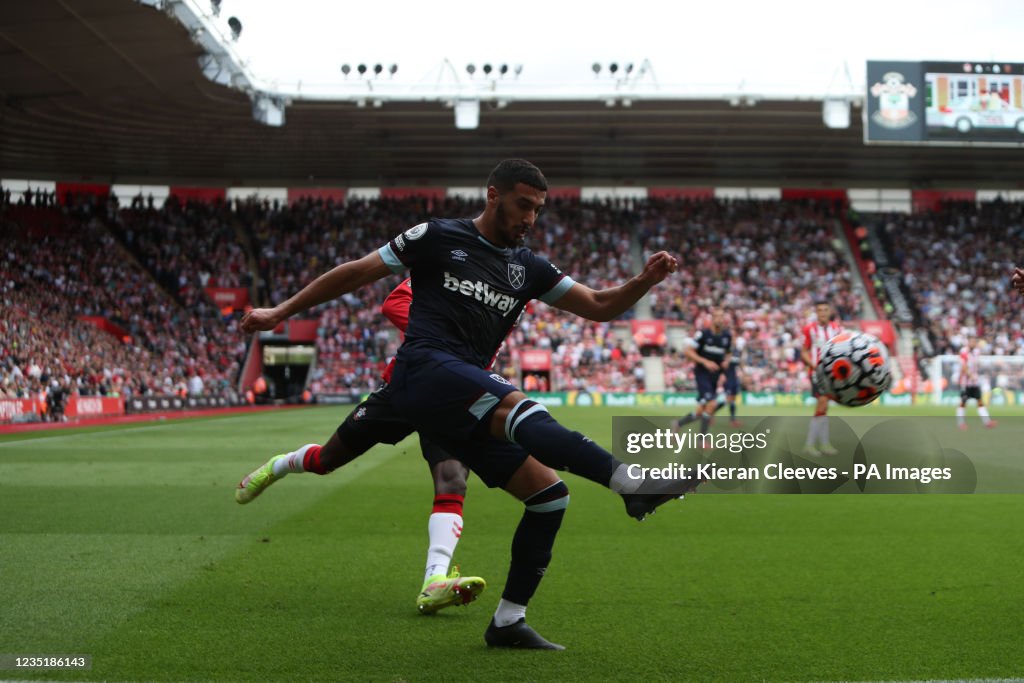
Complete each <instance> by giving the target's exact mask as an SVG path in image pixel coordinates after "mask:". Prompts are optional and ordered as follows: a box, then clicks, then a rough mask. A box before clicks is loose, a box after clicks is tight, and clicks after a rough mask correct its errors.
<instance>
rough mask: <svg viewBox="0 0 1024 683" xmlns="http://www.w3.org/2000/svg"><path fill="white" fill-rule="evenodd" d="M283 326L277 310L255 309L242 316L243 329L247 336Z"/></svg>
mask: <svg viewBox="0 0 1024 683" xmlns="http://www.w3.org/2000/svg"><path fill="white" fill-rule="evenodd" d="M280 324H281V315H280V314H279V313H277V309H276V308H254V309H252V310H251V311H249V312H248V313H246V314H245V315H243V316H242V322H241V327H242V331H243V332H245V333H246V334H250V333H252V332H260V331H265V330H272V329H274V328H275V327H277V326H278V325H280Z"/></svg>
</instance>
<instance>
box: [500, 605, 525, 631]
mask: <svg viewBox="0 0 1024 683" xmlns="http://www.w3.org/2000/svg"><path fill="white" fill-rule="evenodd" d="M525 618H526V605H517V604H516V603H514V602H509V601H508V600H506V599H505V598H502V599H501V600H499V601H498V609H496V610H495V611H494V625H495V626H497V627H498V628H501V627H502V626H511V625H512V624H514V623H516V622H517V621H519V620H520V619H525Z"/></svg>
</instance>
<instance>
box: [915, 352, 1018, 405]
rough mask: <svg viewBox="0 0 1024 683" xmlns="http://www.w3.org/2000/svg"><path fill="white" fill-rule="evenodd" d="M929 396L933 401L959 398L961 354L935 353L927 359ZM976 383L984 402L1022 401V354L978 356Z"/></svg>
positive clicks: (999, 403) (941, 401)
mask: <svg viewBox="0 0 1024 683" xmlns="http://www.w3.org/2000/svg"><path fill="white" fill-rule="evenodd" d="M928 381H929V383H930V384H931V392H930V393H931V397H932V400H933V401H934V402H935V403H936V404H941V403H944V402H946V403H948V402H950V401H951V400H952V399H953V396H951V394H953V395H955V396H956V397H957V398H956V400H957V401H959V398H958V397H959V393H960V356H953V355H942V356H935V357H934V358H932V359H931V360H930V361H929V362H928ZM978 386H979V387H980V388H981V393H982V395H983V396H985V397H986V402H990V403H993V404H995V405H1005V404H1007V403H1022V402H1024V357H1022V356H979V357H978Z"/></svg>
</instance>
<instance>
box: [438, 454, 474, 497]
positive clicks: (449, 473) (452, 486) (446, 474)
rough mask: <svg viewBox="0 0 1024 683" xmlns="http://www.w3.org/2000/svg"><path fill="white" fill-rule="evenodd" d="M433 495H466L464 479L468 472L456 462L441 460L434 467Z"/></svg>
mask: <svg viewBox="0 0 1024 683" xmlns="http://www.w3.org/2000/svg"><path fill="white" fill-rule="evenodd" d="M433 474H434V493H436V494H437V495H456V496H465V495H466V477H467V476H468V474H469V471H468V470H467V469H466V466H465V465H463V464H462V463H461V462H459V461H458V460H443V461H441V462H439V463H438V464H437V465H435V466H434V469H433Z"/></svg>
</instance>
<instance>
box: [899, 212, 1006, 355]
mask: <svg viewBox="0 0 1024 683" xmlns="http://www.w3.org/2000/svg"><path fill="white" fill-rule="evenodd" d="M884 232H885V236H886V240H887V242H888V244H889V246H890V248H891V250H892V258H893V260H894V262H895V265H896V267H898V268H899V269H900V271H901V273H902V276H903V281H904V283H905V284H906V285H907V288H908V290H909V291H910V293H911V296H912V297H913V299H914V303H915V304H916V306H917V307H918V310H919V311H920V313H921V316H922V319H923V322H924V324H925V325H926V326H927V328H928V332H929V334H930V338H931V342H932V345H933V347H934V350H935V353H937V354H955V353H959V351H960V348H961V347H962V346H963V345H964V344H965V343H966V342H967V340H968V338H970V337H972V336H975V337H978V338H979V340H982V341H983V342H984V346H985V351H984V353H986V354H990V355H1021V354H1024V327H1022V320H1021V316H1020V302H1019V300H1018V298H1017V296H1016V294H1015V292H1014V291H1013V290H1012V289H1011V288H1010V286H1009V278H1010V275H1011V274H1012V273H1013V267H1014V266H1015V265H1019V262H1015V252H1014V251H1013V249H1012V248H1010V247H1009V246H1008V245H1014V244H1018V243H1019V242H1020V241H1021V238H1022V237H1024V204H1022V203H1009V202H1002V201H996V202H990V203H985V204H975V203H974V202H951V203H946V204H943V205H942V206H941V207H940V208H939V209H938V210H936V211H930V212H922V213H914V214H910V215H892V216H889V217H888V218H887V220H886V221H885V226H884Z"/></svg>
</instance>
